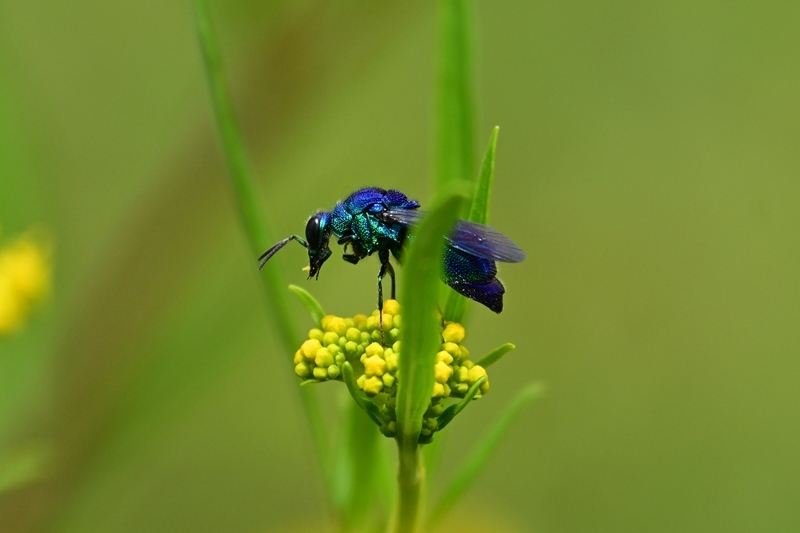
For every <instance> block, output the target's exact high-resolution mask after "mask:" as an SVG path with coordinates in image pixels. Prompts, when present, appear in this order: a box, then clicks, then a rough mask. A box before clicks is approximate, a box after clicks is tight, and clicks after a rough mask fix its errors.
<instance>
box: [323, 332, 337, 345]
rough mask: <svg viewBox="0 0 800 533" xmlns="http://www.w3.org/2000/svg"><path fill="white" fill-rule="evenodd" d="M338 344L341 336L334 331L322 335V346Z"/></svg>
mask: <svg viewBox="0 0 800 533" xmlns="http://www.w3.org/2000/svg"><path fill="white" fill-rule="evenodd" d="M337 342H339V335H337V334H336V333H334V332H333V331H326V332H325V333H324V334H323V335H322V344H325V345H328V344H336V343H337Z"/></svg>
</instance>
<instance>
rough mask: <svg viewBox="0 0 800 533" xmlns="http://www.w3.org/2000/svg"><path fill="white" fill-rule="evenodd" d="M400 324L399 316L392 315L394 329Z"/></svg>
mask: <svg viewBox="0 0 800 533" xmlns="http://www.w3.org/2000/svg"><path fill="white" fill-rule="evenodd" d="M401 322H402V321H401V320H400V315H394V327H396V328H399V327H400V323H401Z"/></svg>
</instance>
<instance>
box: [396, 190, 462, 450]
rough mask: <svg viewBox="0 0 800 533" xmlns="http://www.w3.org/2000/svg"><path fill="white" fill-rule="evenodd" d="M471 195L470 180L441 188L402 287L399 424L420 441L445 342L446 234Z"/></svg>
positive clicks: (413, 247)
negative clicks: (442, 274) (442, 272)
mask: <svg viewBox="0 0 800 533" xmlns="http://www.w3.org/2000/svg"><path fill="white" fill-rule="evenodd" d="M467 196H468V184H465V183H463V182H453V183H452V184H450V185H448V186H447V187H445V188H444V190H443V191H442V194H441V195H440V196H438V197H437V198H436V199H435V200H434V202H433V206H432V209H431V210H430V211H429V212H428V214H427V215H425V217H424V218H423V219H422V221H421V223H420V225H419V228H418V231H417V233H416V234H415V236H414V240H413V242H412V243H411V247H410V249H409V251H408V261H407V262H406V265H405V267H404V271H405V272H404V274H405V279H407V280H413V283H404V284H403V287H402V292H401V297H402V299H401V301H402V304H403V329H402V333H401V337H400V344H401V346H402V348H401V349H402V352H403V356H402V357H401V358H400V361H399V365H400V367H399V371H400V375H401V376H402V378H401V379H400V381H399V384H398V391H397V425H398V434H399V435H400V437H401V438H402V439H408V441H409V442H416V439H417V438H418V436H419V432H420V430H421V429H422V416H423V414H424V413H425V410H426V409H427V408H428V404H429V403H430V401H431V391H432V390H433V381H434V379H433V366H434V363H435V358H436V352H437V351H438V349H439V345H440V344H441V333H440V324H441V319H440V317H439V316H438V311H437V301H438V298H437V297H438V294H439V283H440V281H439V269H440V268H441V257H442V250H443V247H444V242H445V241H444V238H443V236H444V235H447V234H448V233H449V232H450V229H451V228H452V226H453V224H454V223H455V221H456V216H457V214H458V211H459V209H460V207H461V205H462V204H463V202H464V200H465V199H466V198H467Z"/></svg>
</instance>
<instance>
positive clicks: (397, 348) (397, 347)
mask: <svg viewBox="0 0 800 533" xmlns="http://www.w3.org/2000/svg"><path fill="white" fill-rule="evenodd" d="M392 350H394V353H400V341H397V342H395V343H394V344H392Z"/></svg>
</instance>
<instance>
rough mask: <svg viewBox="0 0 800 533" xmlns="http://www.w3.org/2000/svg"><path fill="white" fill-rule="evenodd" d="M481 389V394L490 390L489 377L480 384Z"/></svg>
mask: <svg viewBox="0 0 800 533" xmlns="http://www.w3.org/2000/svg"><path fill="white" fill-rule="evenodd" d="M479 390H480V391H481V394H486V393H487V392H489V380H488V379H487V380H486V381H484V382H483V383H481V386H480V388H479Z"/></svg>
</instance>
